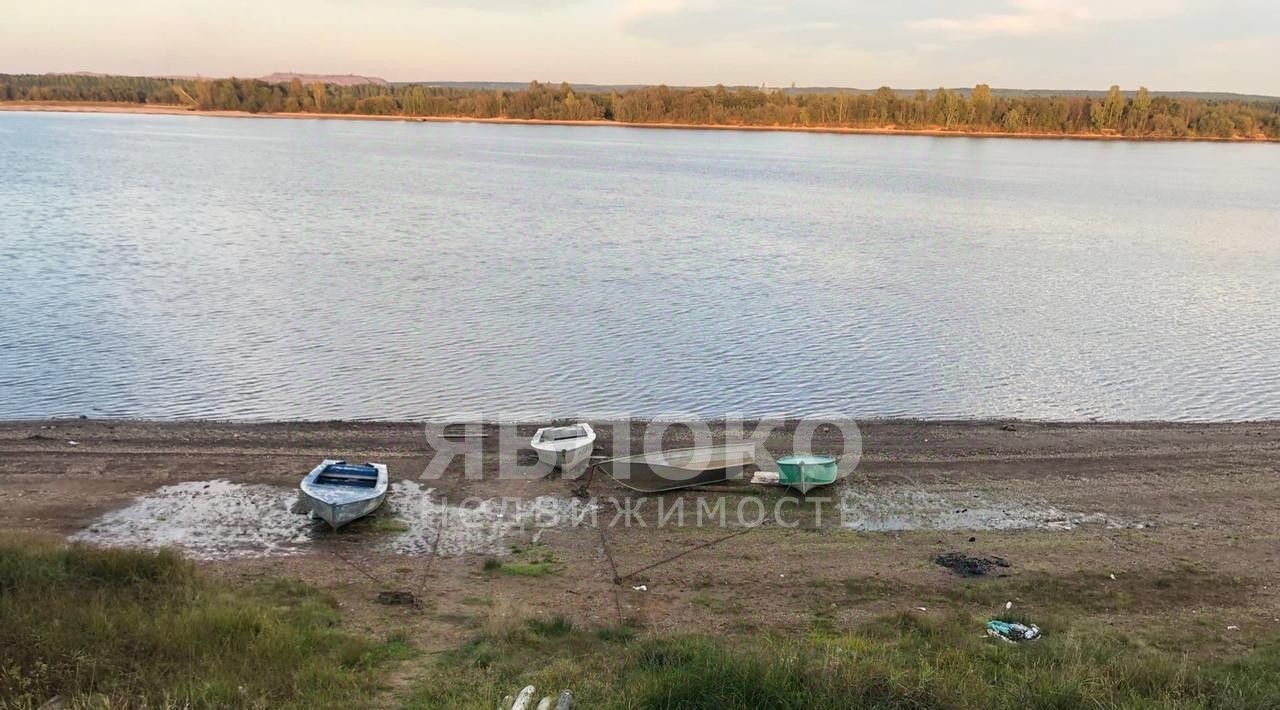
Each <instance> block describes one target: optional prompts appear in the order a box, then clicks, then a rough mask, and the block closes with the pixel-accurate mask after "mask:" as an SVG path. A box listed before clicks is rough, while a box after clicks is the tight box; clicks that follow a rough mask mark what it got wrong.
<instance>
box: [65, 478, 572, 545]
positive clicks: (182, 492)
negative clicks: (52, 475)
mask: <svg viewBox="0 0 1280 710" xmlns="http://www.w3.org/2000/svg"><path fill="white" fill-rule="evenodd" d="M297 498H298V492H297V490H295V489H292V488H280V487H277V486H268V485H262V484H243V483H233V482H231V481H225V480H216V481H190V482H187V483H179V484H176V485H171V486H164V487H162V488H160V489H158V490H156V491H155V492H154V493H151V494H149V495H146V496H143V497H141V498H138V499H137V500H135V501H134V502H133V503H132V504H130V505H129V506H128V507H125V508H122V509H120V510H116V511H112V512H110V513H107V514H106V515H103V516H102V517H101V518H99V519H98V520H97V521H95V522H94V523H93V524H92V525H90V526H89V527H88V528H86V529H84V530H82V531H80V532H78V533H75V534H74V535H71V536H70V538H69V539H70V540H72V541H77V542H89V543H93V544H97V545H107V546H114V547H176V548H179V549H181V550H183V551H184V552H185V553H186V554H187V555H189V556H191V557H194V558H196V559H203V560H213V559H228V558H234V557H264V556H269V555H292V554H298V553H302V552H307V551H309V550H310V549H311V548H310V546H309V545H308V543H310V542H312V540H313V531H314V530H316V526H317V525H319V524H318V523H316V522H315V521H314V520H313V519H312V518H311V516H309V515H298V514H295V513H293V512H292V511H291V510H290V509H291V507H292V506H293V504H294V503H295V501H297ZM386 505H387V506H389V507H390V511H391V513H392V515H393V516H394V518H395V519H396V520H398V521H399V522H402V523H404V525H405V526H406V527H407V528H408V529H407V530H405V531H404V532H400V533H396V534H394V535H390V536H382V535H373V536H369V537H367V538H364V540H365V541H366V543H367V544H368V545H370V546H371V547H376V548H379V549H382V550H384V551H387V552H396V553H400V554H410V555H425V554H430V553H431V551H432V550H433V549H435V550H436V552H437V554H439V555H441V556H443V557H453V556H457V555H468V554H476V555H501V554H506V553H508V552H510V550H511V544H512V543H513V542H515V540H516V538H517V537H520V536H523V537H520V539H522V540H523V539H526V538H532V539H533V540H534V541H536V540H537V539H538V537H539V536H540V535H542V533H543V532H545V531H547V530H550V529H554V528H557V527H564V526H568V525H571V524H572V523H573V521H574V520H576V519H579V517H580V516H581V514H582V512H583V511H585V510H588V509H589V508H588V507H587V505H586V504H584V503H582V502H581V501H579V500H577V499H573V498H568V499H566V498H556V497H554V496H542V497H539V498H534V499H529V500H517V499H510V500H505V499H501V498H494V499H485V500H480V499H470V500H468V501H467V504H466V505H464V506H458V505H448V504H446V503H445V502H444V501H441V500H439V499H437V498H435V497H434V496H433V490H432V489H429V488H426V489H424V488H423V487H422V486H421V485H419V484H418V483H417V482H415V481H397V482H395V483H393V484H392V485H391V491H390V492H389V494H388V496H387V503H386ZM446 509H447V510H448V513H447V514H446V513H445V511H446ZM575 516H578V517H575ZM442 517H443V518H444V519H445V520H446V523H447V524H446V525H445V529H444V535H443V536H442V537H441V539H440V543H439V545H438V546H437V545H436V543H435V540H436V534H437V531H438V530H439V527H440V521H441V518H442ZM344 532H345V531H344ZM360 537H363V536H360ZM355 539H360V538H359V537H357V538H355Z"/></svg>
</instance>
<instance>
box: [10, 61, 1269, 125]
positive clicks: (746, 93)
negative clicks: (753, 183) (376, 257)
mask: <svg viewBox="0 0 1280 710" xmlns="http://www.w3.org/2000/svg"><path fill="white" fill-rule="evenodd" d="M0 101H20V102H112V103H128V104H152V105H166V106H181V107H187V108H191V109H199V110H219V111H248V112H250V113H329V114H363V115H375V116H404V117H455V118H484V119H516V120H520V119H526V120H527V119H539V120H553V121H618V122H624V123H648V124H661V123H675V124H689V125H702V126H713V125H714V126H761V127H784V128H890V129H899V130H945V131H957V132H991V133H1028V134H1056V135H1114V136H1130V137H1134V138H1238V139H1240V138H1242V139H1272V140H1280V100H1277V101H1256V100H1255V101H1245V100H1220V99H1201V98H1188V97H1184V96H1165V95H1160V94H1155V93H1152V92H1149V91H1147V89H1145V88H1141V89H1138V90H1137V91H1136V92H1131V93H1130V92H1124V91H1121V90H1120V87H1118V86H1113V87H1111V90H1110V91H1108V92H1105V93H1100V94H1099V95H1097V96H1080V95H1072V96H1045V95H1026V94H1022V95H1001V94H999V93H998V92H993V91H992V90H991V88H990V87H988V86H987V85H985V84H979V85H978V86H976V87H974V88H973V89H972V90H966V91H956V90H948V89H943V88H940V89H937V90H934V91H923V90H920V91H915V92H901V91H895V90H893V89H890V88H888V87H883V88H881V89H879V90H877V91H875V92H857V93H853V92H840V91H823V92H812V93H807V92H796V91H782V90H771V89H757V88H741V87H737V88H726V87H724V86H716V87H706V88H671V87H667V86H653V87H643V88H631V89H625V90H612V91H594V92H592V91H577V90H575V89H574V88H573V87H571V86H569V85H568V84H560V85H559V86H556V85H553V84H541V83H538V82H533V83H531V84H529V86H528V87H527V88H525V89H522V90H515V91H513V90H507V89H471V88H457V87H439V86H431V85H428V84H412V83H410V84H394V85H389V86H383V85H379V84H363V85H356V86H339V85H336V84H321V83H313V84H304V83H303V82H301V81H299V80H297V79H295V80H293V81H291V82H285V83H279V84H272V83H267V82H264V81H261V80H258V79H235V78H231V79H162V78H151V77H126V76H101V75H78V74H39V75H34V74H23V75H9V74H0Z"/></svg>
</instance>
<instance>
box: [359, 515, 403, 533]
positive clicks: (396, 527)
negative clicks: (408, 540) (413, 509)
mask: <svg viewBox="0 0 1280 710" xmlns="http://www.w3.org/2000/svg"><path fill="white" fill-rule="evenodd" d="M360 529H361V530H368V531H369V532H375V533H399V532H408V531H409V526H408V525H406V524H405V523H404V522H403V521H401V520H399V519H397V518H396V517H395V516H393V515H374V516H370V517H369V518H366V519H365V521H364V525H361V526H360Z"/></svg>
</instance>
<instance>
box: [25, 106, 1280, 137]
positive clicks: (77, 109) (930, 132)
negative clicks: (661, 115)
mask: <svg viewBox="0 0 1280 710" xmlns="http://www.w3.org/2000/svg"><path fill="white" fill-rule="evenodd" d="M0 111H52V112H63V113H132V114H151V115H173V116H211V117H217V118H286V119H300V120H337V121H406V122H418V123H495V124H507V125H532V126H614V127H619V128H651V129H666V130H701V131H758V132H778V131H783V132H789V133H836V134H849V135H874V136H931V137H945V138H1024V139H1033V140H1088V141H1131V142H1139V143H1166V142H1202V143H1280V139H1273V138H1266V137H1256V138H1239V137H1237V138H1214V137H1210V136H1186V137H1175V136H1169V137H1150V136H1146V137H1141V136H1123V135H1107V134H1097V133H1010V132H1007V131H964V130H947V129H944V128H895V127H892V126H889V127H882V128H848V127H839V126H745V125H723V124H719V125H712V124H699V123H634V122H628V121H603V120H593V121H569V120H548V119H537V118H475V117H472V116H371V115H364V114H351V113H250V112H247V111H203V110H199V109H192V108H185V107H182V106H164V105H158V104H132V103H105V102H102V103H97V102H89V103H77V102H61V101H50V102H30V101H0Z"/></svg>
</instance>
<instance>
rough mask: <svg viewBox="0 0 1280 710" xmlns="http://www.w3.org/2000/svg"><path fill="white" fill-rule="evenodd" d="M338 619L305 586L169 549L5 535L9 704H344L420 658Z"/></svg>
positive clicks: (1, 617) (0, 582) (1, 640)
mask: <svg viewBox="0 0 1280 710" xmlns="http://www.w3.org/2000/svg"><path fill="white" fill-rule="evenodd" d="M338 626H339V624H338V615H337V612H336V611H335V609H334V605H333V604H332V602H331V601H330V600H328V599H326V598H325V597H324V596H322V595H320V594H319V593H317V592H316V591H314V590H313V589H311V588H309V587H307V586H306V585H304V584H302V583H300V582H296V581H292V580H287V579H274V580H271V581H266V582H262V583H259V584H257V585H254V586H252V587H249V588H247V589H236V590H233V589H232V588H230V587H227V586H224V585H222V584H219V583H215V582H212V581H210V580H208V579H206V578H204V577H203V576H202V575H201V574H199V573H198V572H197V571H196V569H195V568H194V566H193V565H192V564H191V563H189V562H186V561H185V560H183V559H181V558H180V557H179V556H177V555H175V554H173V553H170V552H138V551H126V550H106V549H97V548H91V547H86V546H80V545H70V546H68V545H64V544H62V543H60V542H53V541H44V540H35V539H31V538H29V537H13V536H0V708H34V707H38V706H39V705H41V704H42V703H44V702H45V701H46V700H48V699H49V698H51V697H53V696H54V695H60V696H62V697H63V698H64V699H65V700H66V701H67V702H68V705H69V706H73V707H85V706H93V707H107V706H110V707H142V706H147V707H307V706H332V705H335V704H339V703H344V702H357V701H359V699H361V698H366V699H367V698H369V697H371V696H372V695H373V694H374V693H376V692H377V689H378V688H377V684H376V673H375V669H376V668H378V667H379V666H381V665H383V664H385V663H387V662H389V661H392V660H395V659H401V658H405V657H407V656H409V655H411V654H412V650H411V649H410V647H409V645H408V643H407V641H406V639H405V638H403V637H400V636H397V637H394V638H389V639H387V640H385V641H383V642H374V641H370V640H366V639H362V638H359V637H356V636H353V635H350V634H347V633H344V632H343V631H341V630H340V629H339V628H338Z"/></svg>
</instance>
